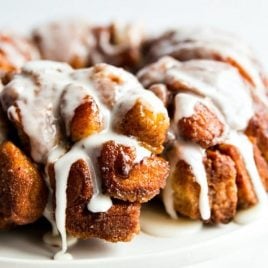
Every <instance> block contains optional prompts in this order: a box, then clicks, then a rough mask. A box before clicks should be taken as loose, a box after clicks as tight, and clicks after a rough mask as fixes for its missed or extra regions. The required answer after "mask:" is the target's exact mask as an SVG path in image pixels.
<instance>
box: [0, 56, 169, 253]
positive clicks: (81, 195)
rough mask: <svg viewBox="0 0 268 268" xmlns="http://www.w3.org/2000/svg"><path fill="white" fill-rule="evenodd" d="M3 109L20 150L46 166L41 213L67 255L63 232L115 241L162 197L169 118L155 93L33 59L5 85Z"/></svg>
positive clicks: (103, 71) (109, 69)
mask: <svg viewBox="0 0 268 268" xmlns="http://www.w3.org/2000/svg"><path fill="white" fill-rule="evenodd" d="M1 103H2V107H3V109H4V111H5V113H6V114H7V117H8V119H9V121H10V122H12V123H13V126H15V128H16V130H17V134H18V136H19V138H20V144H22V148H23V150H24V151H25V152H26V153H27V154H28V155H29V156H30V157H31V158H32V159H33V161H34V162H35V163H37V164H38V165H39V167H40V169H42V168H43V169H42V175H43V177H44V179H45V180H46V183H47V186H48V188H49V192H50V197H49V201H51V202H48V204H47V207H46V209H45V212H44V214H45V216H46V217H48V219H49V220H50V221H51V222H52V223H54V224H55V225H56V227H57V229H58V231H59V233H60V235H61V237H62V252H65V251H66V248H67V244H66V233H68V234H71V235H73V236H75V237H78V238H83V239H87V238H91V237H98V238H103V239H106V240H108V241H112V242H116V241H128V240H130V239H131V238H132V237H133V235H134V234H136V233H138V231H139V228H140V227H139V215H140V204H141V203H144V202H147V201H148V200H150V199H151V198H153V197H154V196H155V195H157V194H158V193H159V191H160V188H163V187H164V186H165V179H166V178H167V176H168V172H169V165H168V163H167V161H165V160H164V159H162V158H161V157H158V156H156V154H160V153H161V152H162V151H163V149H164V147H163V143H164V141H165V139H166V132H167V129H168V128H169V118H168V114H167V111H166V108H165V107H164V105H163V103H162V102H161V101H160V100H159V99H158V98H157V97H156V96H155V95H154V94H153V93H152V92H150V91H147V90H145V89H144V88H143V87H142V86H141V84H140V83H139V82H138V80H137V79H136V78H135V77H134V76H133V75H132V74H129V73H128V72H126V71H124V70H123V69H120V68H116V67H113V66H110V65H107V64H97V65H95V66H93V67H92V68H89V69H79V70H74V69H72V68H71V67H70V66H69V65H67V64H64V63H58V62H51V61H32V62H29V63H27V64H25V65H24V66H23V67H22V69H21V72H20V74H16V75H14V76H13V78H12V79H11V80H10V82H9V83H8V84H7V85H5V87H4V88H3V90H2V92H1ZM156 129H157V131H156ZM7 149H9V150H15V149H13V148H12V147H11V148H10V145H9V146H8V148H7ZM7 149H6V150H7ZM4 152H5V151H4ZM4 152H2V154H4ZM4 156H5V155H3V156H2V157H4ZM0 157H1V155H0ZM6 157H10V156H9V155H8V154H7V156H6ZM21 161H26V159H22V160H21ZM11 164H12V162H10V165H11ZM19 164H20V163H17V162H15V163H14V165H19ZM25 165H26V164H25ZM32 172H33V175H32V176H33V177H34V176H37V175H36V174H35V173H34V171H32ZM14 177H15V175H14ZM11 194H12V193H11ZM15 223H16V222H15Z"/></svg>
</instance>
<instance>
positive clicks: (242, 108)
mask: <svg viewBox="0 0 268 268" xmlns="http://www.w3.org/2000/svg"><path fill="white" fill-rule="evenodd" d="M168 76H170V77H171V79H175V80H178V81H180V82H181V83H182V84H184V85H186V87H187V88H189V89H192V90H194V91H195V92H196V93H197V94H202V95H203V96H206V97H207V98H209V99H211V100H212V101H213V103H214V105H216V107H217V108H218V109H219V110H220V111H221V112H222V114H223V116H224V118H225V119H226V122H227V123H228V125H229V126H230V127H231V128H233V129H237V130H243V129H245V128H246V127H247V124H248V121H249V119H250V118H251V117H252V116H253V108H252V100H251V96H250V94H249V88H248V87H247V86H246V84H245V83H244V82H243V80H242V79H241V77H240V76H239V75H238V73H237V71H236V69H234V68H232V67H229V66H228V65H227V64H224V63H219V62H214V61H207V60H193V61H189V62H186V63H184V64H182V65H181V67H180V68H176V69H171V70H169V72H168Z"/></svg>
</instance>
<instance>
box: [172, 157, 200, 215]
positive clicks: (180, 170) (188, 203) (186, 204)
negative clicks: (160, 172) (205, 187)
mask: <svg viewBox="0 0 268 268" xmlns="http://www.w3.org/2000/svg"><path fill="white" fill-rule="evenodd" d="M171 180H172V189H173V191H174V193H173V199H174V208H175V210H176V211H177V212H178V213H179V214H181V215H183V216H187V217H189V218H191V219H193V220H197V219H200V213H199V193H200V186H199V184H198V183H197V182H196V181H195V177H194V175H193V173H192V170H191V167H190V166H189V165H188V164H187V163H186V162H185V161H183V160H179V161H178V163H177V165H176V168H175V170H174V172H173V173H172V174H171Z"/></svg>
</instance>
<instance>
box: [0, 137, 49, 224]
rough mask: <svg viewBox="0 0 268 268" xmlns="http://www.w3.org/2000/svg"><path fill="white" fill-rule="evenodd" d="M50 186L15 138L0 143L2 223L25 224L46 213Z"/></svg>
mask: <svg viewBox="0 0 268 268" xmlns="http://www.w3.org/2000/svg"><path fill="white" fill-rule="evenodd" d="M46 202H47V187H46V185H45V182H44V181H43V179H42V177H41V175H40V173H39V171H38V169H37V168H36V166H35V165H34V164H33V163H32V162H31V161H30V160H29V159H28V158H27V157H26V156H25V155H24V154H23V153H22V152H21V151H20V150H19V149H18V148H17V147H16V146H15V145H14V144H12V143H11V142H8V141H7V142H4V143H2V145H1V146H0V215H1V217H0V222H1V224H0V226H3V227H6V226H8V225H9V224H16V225H22V224H27V223H31V222H34V221H36V220H37V219H38V218H40V217H41V216H42V213H43V210H44V208H45V205H46Z"/></svg>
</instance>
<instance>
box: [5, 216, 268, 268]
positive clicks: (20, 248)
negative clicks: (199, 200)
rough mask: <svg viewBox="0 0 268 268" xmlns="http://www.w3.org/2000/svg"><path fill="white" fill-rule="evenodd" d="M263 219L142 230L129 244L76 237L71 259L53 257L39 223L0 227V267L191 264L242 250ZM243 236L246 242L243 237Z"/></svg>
mask: <svg viewBox="0 0 268 268" xmlns="http://www.w3.org/2000/svg"><path fill="white" fill-rule="evenodd" d="M267 226H268V219H264V218H262V219H260V220H257V221H254V222H252V223H249V224H247V225H237V224H235V223H233V222H232V223H229V224H227V225H219V226H216V227H203V229H202V230H201V231H199V232H198V233H196V234H191V233H186V234H182V235H181V236H179V237H174V238H163V237H154V236H150V235H147V234H145V233H143V232H141V234H140V235H138V236H136V238H135V239H134V240H133V241H131V242H130V243H117V244H112V243H107V242H104V241H101V240H98V239H92V240H89V241H79V242H78V243H77V244H76V245H74V246H73V247H71V248H70V249H69V252H70V253H71V254H72V255H73V257H74V260H71V261H54V260H52V259H51V257H52V256H53V252H56V250H57V249H55V248H54V249H53V248H51V247H49V246H47V245H45V244H44V243H43V242H42V236H43V234H44V233H45V232H46V229H47V226H46V225H44V223H41V224H38V225H34V228H33V226H28V227H23V228H20V229H17V230H13V231H7V232H1V235H0V255H1V257H0V267H4V268H11V267H12V268H14V267H18V265H19V267H29V268H32V267H37V268H41V267H48V266H49V267H66V268H68V267H74V265H75V267H77V268H82V267H87V268H91V267H94V268H98V267H105V268H109V267H117V268H120V267H124V268H125V267H135V268H136V267H139V266H140V267H144V266H145V265H151V267H164V266H166V267H178V265H179V266H180V267H181V266H187V265H194V264H197V263H200V262H202V261H207V260H209V259H213V258H219V257H220V256H227V255H228V254H230V253H231V252H234V251H235V250H237V249H238V248H240V249H243V248H246V247H248V246H249V245H251V244H253V243H255V241H256V240H258V239H259V238H260V237H263V236H264V235H267V234H268V228H267ZM245 241H246V242H245Z"/></svg>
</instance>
